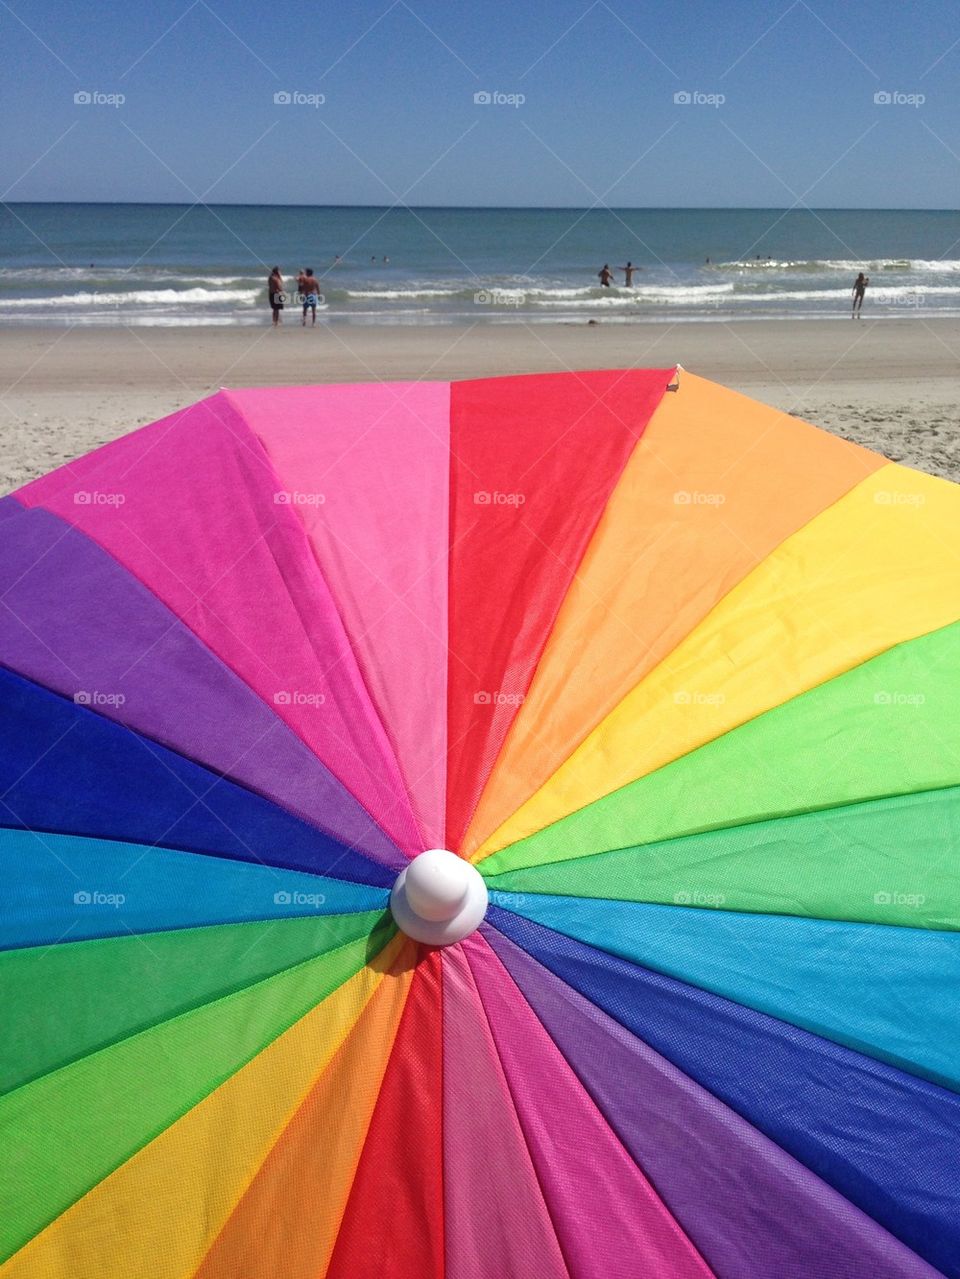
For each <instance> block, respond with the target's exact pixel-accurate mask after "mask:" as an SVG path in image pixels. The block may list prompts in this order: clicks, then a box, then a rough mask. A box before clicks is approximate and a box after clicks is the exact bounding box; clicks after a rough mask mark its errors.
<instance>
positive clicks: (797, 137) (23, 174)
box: [0, 0, 960, 208]
mask: <svg viewBox="0 0 960 1279" xmlns="http://www.w3.org/2000/svg"><path fill="white" fill-rule="evenodd" d="M0 64H2V74H0V113H2V121H3V127H2V131H0V197H2V198H3V199H5V200H8V201H14V200H142V201H172V202H177V203H180V202H188V203H189V202H192V201H194V200H196V199H202V200H204V201H205V202H207V203H265V204H269V203H278V204H284V203H289V204H391V203H394V202H397V201H402V202H405V203H409V204H419V205H546V206H578V207H579V206H588V205H591V204H593V203H595V202H597V203H601V204H607V205H611V206H621V207H628V206H644V205H648V206H649V205H653V206H677V205H694V206H697V205H699V206H724V205H740V206H763V207H776V208H780V207H787V206H790V205H793V204H795V203H800V204H806V205H810V206H814V207H821V208H824V207H843V206H852V207H880V208H952V207H956V205H957V200H958V190H960V182H958V178H960V159H958V157H960V111H958V109H957V84H958V75H960V10H958V6H957V0H915V2H914V3H906V2H905V0H844V2H843V3H838V2H837V0H814V2H813V3H811V4H808V3H806V0H783V2H782V3H780V2H778V3H770V2H769V0H675V2H672V3H668V2H667V0H650V2H649V3H644V4H637V3H627V2H626V0H611V2H610V3H609V4H608V3H607V2H606V0H595V2H594V0H477V2H475V3H465V2H463V0H411V2H410V3H407V0H338V2H337V3H316V0H279V3H275V4H271V3H268V2H267V0H259V2H257V3H254V2H253V0H211V2H210V3H208V2H207V0H150V3H146V2H145V0H129V2H128V3H124V4H117V5H110V4H104V3H102V0H29V2H28V0H0ZM484 93H486V94H490V95H496V94H499V95H502V96H501V100H491V101H489V102H484V101H480V102H477V101H475V100H474V98H475V95H476V94H484ZM76 94H81V95H83V94H87V95H91V96H94V95H100V98H99V99H95V100H92V101H89V102H84V101H80V102H75V100H74V97H75V95H76ZM276 94H281V95H282V94H289V95H291V97H292V98H294V99H297V98H298V95H299V100H291V101H289V102H284V101H280V102H275V101H274V97H275V95H276ZM678 94H680V95H684V94H686V95H689V97H690V100H689V101H684V100H682V98H681V100H679V101H676V100H675V96H676V95H678ZM878 94H880V95H888V96H889V97H890V98H891V99H892V100H890V101H884V100H881V101H876V100H875V96H876V95H878ZM116 95H123V98H124V99H125V100H124V101H123V102H122V103H121V104H120V105H115V104H114V103H113V102H111V101H109V100H104V99H110V98H112V97H113V98H115V96H116ZM320 95H323V98H324V99H325V100H324V101H323V102H322V104H320V105H315V103H316V101H317V100H318V98H319V96H320ZM519 97H522V98H523V99H524V100H523V101H518V98H519ZM511 98H512V99H513V100H512V101H510V100H509V99H511ZM503 99H507V100H503ZM721 99H722V100H721ZM918 99H922V101H918Z"/></svg>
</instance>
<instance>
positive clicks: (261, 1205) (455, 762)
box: [0, 369, 960, 1279]
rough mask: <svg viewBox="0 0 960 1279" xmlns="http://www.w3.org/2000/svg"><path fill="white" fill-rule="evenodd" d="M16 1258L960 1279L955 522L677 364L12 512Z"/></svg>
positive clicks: (246, 434)
mask: <svg viewBox="0 0 960 1279" xmlns="http://www.w3.org/2000/svg"><path fill="white" fill-rule="evenodd" d="M0 603H2V608H0V716H2V733H0V827H2V829H0V867H2V881H3V890H2V902H0V946H2V951H0V1008H2V1034H0V1161H2V1168H3V1172H2V1191H0V1258H2V1261H0V1276H2V1279H40V1277H42V1279H131V1277H135V1276H149V1277H150V1279H180V1277H185V1276H194V1275H196V1276H201V1277H202V1279H261V1277H267V1276H269V1277H271V1279H272V1277H275V1279H318V1277H319V1276H334V1277H335V1279H364V1277H366V1276H370V1277H371V1279H374V1277H375V1279H392V1277H401V1279H441V1276H444V1277H448V1279H513V1277H515V1276H516V1277H519V1279H526V1277H527V1276H530V1277H533V1276H536V1277H537V1279H580V1277H581V1276H589V1277H590V1279H593V1277H596V1279H607V1277H608V1276H612V1275H624V1276H644V1277H655V1279H709V1276H716V1277H717V1279H841V1277H842V1279H859V1277H860V1276H863V1277H868V1279H923V1277H926V1279H929V1277H931V1276H935V1275H937V1274H940V1275H947V1276H960V1158H958V1150H960V1096H958V1093H960V1051H958V1049H960V931H958V930H960V860H958V852H960V847H958V832H960V492H958V490H957V488H956V487H955V486H954V485H951V484H949V483H947V482H946V481H944V480H940V479H934V478H931V477H930V476H927V475H923V474H920V473H917V472H915V471H912V470H908V469H906V468H904V467H902V466H899V465H895V464H892V463H889V462H887V461H885V459H883V458H882V457H879V456H876V455H874V454H872V453H870V452H867V451H866V450H864V449H862V448H859V447H857V446H855V445H853V444H849V443H846V442H844V441H841V440H839V439H837V438H834V437H833V436H830V435H827V434H823V433H821V432H820V431H818V430H816V429H815V428H813V427H811V426H808V425H806V424H804V423H802V422H800V421H797V420H795V419H794V418H792V417H790V416H786V415H783V414H781V413H779V412H776V411H774V410H773V409H770V408H767V407H764V406H763V405H761V404H757V403H754V402H752V401H751V400H749V399H746V398H744V397H743V396H741V395H737V394H734V393H733V392H731V391H728V390H724V389H723V388H721V387H719V386H715V385H712V384H711V383H709V382H706V381H703V380H701V379H700V378H697V377H695V376H693V375H691V374H687V373H683V374H679V375H678V374H676V373H675V371H674V370H670V369H654V370H644V371H636V370H631V371H611V372H591V373H571V374H565V375H560V376H553V375H551V376H530V377H521V378H494V379H489V380H482V381H472V382H459V383H454V384H447V383H442V384H441V383H411V384H382V383H376V384H370V385H362V386H317V387H303V388H292V387H291V388H274V389H256V390H241V391H229V390H223V391H220V392H219V393H218V394H216V395H213V396H212V397H210V398H209V399H207V400H204V401H203V402H202V403H200V404H196V405H193V406H192V407H190V408H187V409H185V410H183V411H182V412H179V413H175V414H174V415H173V416H172V417H168V418H166V419H164V420H162V421H159V422H155V423H154V424H153V425H151V426H148V427H146V428H144V429H143V430H139V431H136V432H134V433H133V434H131V435H128V436H126V437H124V438H122V439H119V440H117V441H115V442H114V443H112V444H109V445H107V446H106V447H105V448H102V449H100V450H98V451H97V452H95V453H92V454H90V455H89V456H87V457H84V458H82V459H80V460H79V461H77V462H74V463H71V464H69V465H67V466H65V467H63V468H61V469H60V470H58V471H55V472H54V473H53V474H51V475H48V476H45V477H44V478H41V479H39V480H37V481H35V482H33V483H31V484H28V485H27V486H26V487H25V488H23V489H21V490H20V491H19V492H17V493H15V494H14V495H12V496H11V497H8V498H5V499H3V500H2V501H0Z"/></svg>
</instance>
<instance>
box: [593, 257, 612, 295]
mask: <svg viewBox="0 0 960 1279" xmlns="http://www.w3.org/2000/svg"><path fill="white" fill-rule="evenodd" d="M597 277H598V278H599V280H600V283H601V284H602V285H603V287H604V288H605V289H609V287H610V285H611V284H612V283H613V272H612V271H611V270H610V267H609V266H608V264H607V263H606V262H604V264H603V270H602V271H598V272H597Z"/></svg>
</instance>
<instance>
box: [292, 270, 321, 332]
mask: <svg viewBox="0 0 960 1279" xmlns="http://www.w3.org/2000/svg"><path fill="white" fill-rule="evenodd" d="M297 283H298V285H299V287H300V295H301V297H302V298H303V320H302V321H301V323H302V324H303V325H304V326H305V325H306V323H307V310H308V309H309V310H310V311H312V312H313V318H312V320H311V321H310V323H311V324H316V322H317V303H318V302H319V301H320V281H319V280H318V279H317V277H316V276H315V275H314V274H313V267H312V266H308V267H305V268H304V272H303V274H302V275H301V276H300V278H299V280H298V281H297Z"/></svg>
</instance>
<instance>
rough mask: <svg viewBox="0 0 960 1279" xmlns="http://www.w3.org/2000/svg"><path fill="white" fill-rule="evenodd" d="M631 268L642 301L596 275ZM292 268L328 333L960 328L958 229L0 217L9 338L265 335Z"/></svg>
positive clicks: (886, 219) (573, 213)
mask: <svg viewBox="0 0 960 1279" xmlns="http://www.w3.org/2000/svg"><path fill="white" fill-rule="evenodd" d="M628 260H630V261H632V262H633V263H634V264H635V265H636V266H637V267H639V270H638V271H637V274H636V276H635V278H634V287H633V288H632V289H627V288H625V287H623V284H622V281H623V273H622V272H621V271H615V276H616V279H617V281H618V287H616V288H610V289H604V288H601V287H600V284H599V280H598V279H597V272H598V271H599V269H600V267H601V266H602V265H603V264H604V262H608V263H609V264H610V265H611V267H614V268H616V267H620V266H623V265H624V264H625V263H626V262H627V261H628ZM275 264H276V265H278V266H279V267H280V268H281V270H282V271H283V274H284V276H285V278H286V280H287V281H288V283H289V286H290V292H289V297H288V304H287V311H286V316H285V318H286V319H287V321H288V322H289V321H296V320H297V318H298V310H297V299H296V296H295V289H296V284H295V278H296V274H297V272H298V270H299V269H300V268H301V267H304V266H312V267H313V268H314V270H315V272H316V274H317V276H318V277H319V279H320V282H321V286H322V290H323V298H322V303H321V307H320V311H319V313H318V323H320V322H323V323H347V324H374V323H376V324H382V323H395V324H428V323H434V324H435V323H463V322H464V321H467V322H478V321H479V322H484V323H498V324H504V323H507V324H509V323H516V322H523V323H528V324H529V323H538V322H544V321H547V322H556V321H564V322H581V323H583V322H585V321H586V320H588V319H596V320H601V321H603V322H604V323H609V322H617V323H632V322H637V321H641V320H643V321H649V320H660V321H666V322H676V321H679V320H693V319H696V320H704V319H706V320H725V319H733V318H736V319H753V320H762V319H765V318H769V317H793V318H798V319H812V318H816V317H822V316H837V315H840V316H843V315H847V314H848V313H849V308H850V290H851V286H852V283H853V279H854V277H855V276H856V274H857V272H858V271H861V270H862V271H865V272H866V273H867V274H868V275H869V276H870V287H869V289H868V292H867V298H866V302H865V305H864V314H865V315H869V316H870V317H871V318H873V319H876V318H880V319H883V318H886V317H893V316H896V317H904V316H916V317H924V316H927V317H929V316H934V315H960V213H956V212H952V211H922V210H917V211H902V210H857V209H842V210H817V211H810V210H799V209H797V210H771V209H621V210H608V209H593V210H583V209H581V210H577V209H404V208H390V209H387V208H379V209H378V208H367V207H364V208H332V207H316V208H306V207H302V206H296V207H294V206H266V205H220V206H217V205H212V206H208V207H203V206H187V205H170V204H162V205H160V204H152V205H151V204H9V205H4V206H0V325H7V326H9V325H37V324H40V325H63V324H82V325H95V324H99V325H119V324H133V325H203V324H264V323H266V322H268V320H269V308H268V305H267V290H266V280H267V275H268V273H269V269H270V267H272V266H273V265H275Z"/></svg>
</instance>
